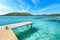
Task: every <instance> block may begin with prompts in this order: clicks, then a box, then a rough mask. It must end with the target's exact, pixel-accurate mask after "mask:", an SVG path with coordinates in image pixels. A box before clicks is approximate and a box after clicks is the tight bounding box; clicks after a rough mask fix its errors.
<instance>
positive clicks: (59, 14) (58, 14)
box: [37, 13, 60, 16]
mask: <svg viewBox="0 0 60 40" xmlns="http://www.w3.org/2000/svg"><path fill="white" fill-rule="evenodd" d="M37 16H60V13H57V14H42V15H37Z"/></svg>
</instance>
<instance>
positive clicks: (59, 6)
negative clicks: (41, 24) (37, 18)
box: [0, 0, 60, 15]
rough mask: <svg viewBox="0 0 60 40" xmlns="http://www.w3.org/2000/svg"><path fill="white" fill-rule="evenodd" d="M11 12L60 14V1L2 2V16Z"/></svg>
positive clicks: (0, 9) (17, 0)
mask: <svg viewBox="0 0 60 40" xmlns="http://www.w3.org/2000/svg"><path fill="white" fill-rule="evenodd" d="M9 12H29V13H32V14H52V13H60V0H0V15H3V14H6V13H9Z"/></svg>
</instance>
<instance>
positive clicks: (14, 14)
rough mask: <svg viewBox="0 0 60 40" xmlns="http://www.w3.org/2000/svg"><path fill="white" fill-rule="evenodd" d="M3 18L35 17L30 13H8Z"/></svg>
mask: <svg viewBox="0 0 60 40" xmlns="http://www.w3.org/2000/svg"><path fill="white" fill-rule="evenodd" d="M2 16H33V15H32V14H30V13H26V12H11V13H7V14H5V15H2Z"/></svg>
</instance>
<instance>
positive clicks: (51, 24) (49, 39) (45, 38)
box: [0, 16, 60, 40]
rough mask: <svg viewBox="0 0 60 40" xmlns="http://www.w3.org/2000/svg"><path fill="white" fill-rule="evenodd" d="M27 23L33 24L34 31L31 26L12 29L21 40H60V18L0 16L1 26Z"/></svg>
mask: <svg viewBox="0 0 60 40" xmlns="http://www.w3.org/2000/svg"><path fill="white" fill-rule="evenodd" d="M26 21H31V22H33V25H32V26H33V28H32V29H30V28H29V27H30V25H29V27H27V25H25V26H22V27H17V28H13V29H12V30H13V32H14V33H15V34H16V36H17V38H18V39H19V40H60V17H47V16H0V26H1V25H6V24H13V23H18V22H26Z"/></svg>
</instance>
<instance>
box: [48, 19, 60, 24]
mask: <svg viewBox="0 0 60 40" xmlns="http://www.w3.org/2000/svg"><path fill="white" fill-rule="evenodd" d="M47 21H51V22H59V23H60V20H56V19H55V20H47Z"/></svg>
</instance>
